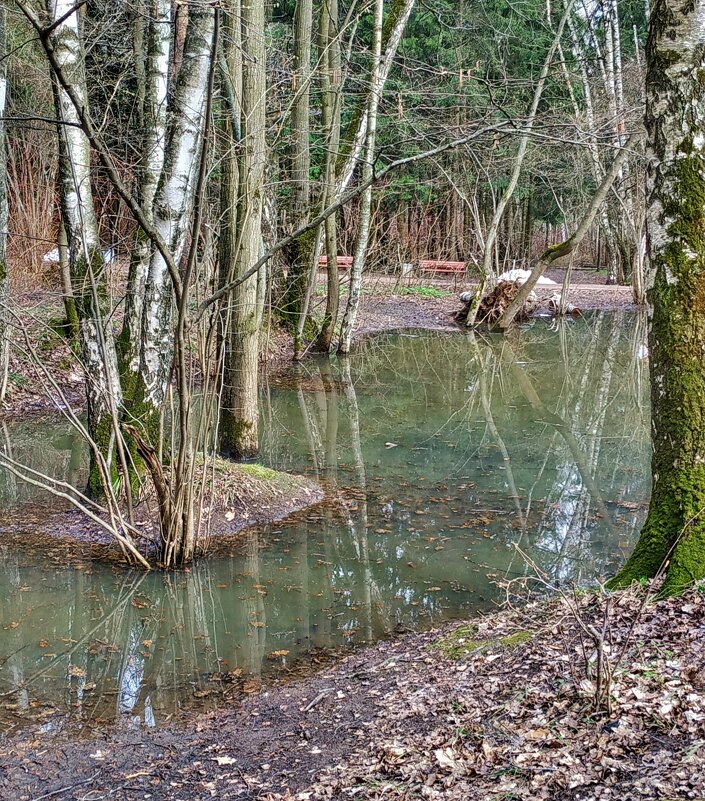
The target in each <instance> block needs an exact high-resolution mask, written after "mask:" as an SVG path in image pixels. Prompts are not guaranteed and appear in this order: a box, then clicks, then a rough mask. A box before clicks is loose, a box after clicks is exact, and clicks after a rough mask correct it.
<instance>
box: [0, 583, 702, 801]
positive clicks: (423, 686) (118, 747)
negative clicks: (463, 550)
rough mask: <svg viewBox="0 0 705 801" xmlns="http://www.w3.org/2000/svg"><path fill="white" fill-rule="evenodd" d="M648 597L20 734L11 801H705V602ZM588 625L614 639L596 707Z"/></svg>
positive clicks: (367, 654)
mask: <svg viewBox="0 0 705 801" xmlns="http://www.w3.org/2000/svg"><path fill="white" fill-rule="evenodd" d="M645 593H646V590H645V589H644V588H641V589H640V590H639V591H638V592H637V591H634V592H626V593H623V594H622V595H619V596H613V597H612V599H611V601H610V604H609V607H606V603H605V598H604V596H601V595H599V594H591V593H585V594H582V595H579V596H571V595H567V596H565V597H564V598H558V599H553V600H551V601H548V602H547V601H538V602H533V603H529V604H528V605H525V606H523V607H522V608H521V609H520V610H519V609H512V608H508V609H505V610H504V611H502V612H498V613H496V614H493V615H492V616H488V617H484V618H479V619H477V620H475V621H470V622H468V623H464V624H460V625H458V624H454V625H450V626H446V627H445V628H443V629H441V630H439V631H434V632H427V633H424V634H413V635H407V636H405V637H402V638H401V639H399V640H397V641H393V642H382V643H379V644H377V645H375V646H374V647H371V648H369V649H366V650H363V651H359V652H357V653H355V654H353V655H352V656H349V657H347V658H346V659H344V660H343V661H342V662H340V663H339V664H338V665H336V666H335V667H333V668H330V669H328V670H325V671H323V672H322V673H320V674H318V675H316V676H314V677H313V678H310V679H307V680H305V681H300V682H294V683H292V684H288V685H287V684H285V685H281V686H277V687H274V688H271V689H269V690H268V691H266V692H263V693H261V694H260V695H254V696H250V697H249V698H247V699H245V700H244V701H242V702H241V703H240V704H238V705H237V706H234V707H233V708H232V709H229V710H225V711H221V712H218V713H212V714H208V715H203V716H199V717H196V718H194V719H193V720H191V721H189V722H188V723H185V724H183V723H182V724H181V725H178V726H177V725H174V726H168V727H166V728H162V729H159V730H144V729H133V728H127V727H125V728H118V727H113V728H112V729H110V730H108V731H107V732H97V733H96V732H93V733H92V734H90V735H89V736H87V737H86V738H83V739H69V738H66V737H65V736H62V735H61V733H58V734H46V733H45V734H41V733H38V732H35V733H34V734H33V735H32V736H27V735H24V736H22V737H20V738H16V739H12V740H9V741H6V742H4V743H3V744H2V747H1V749H0V797H2V798H7V799H16V800H17V801H39V799H45V798H50V797H51V798H56V799H59V801H69V800H70V801H79V799H80V801H98V800H99V799H107V798H109V799H115V801H122V800H125V801H127V800H128V799H129V800H130V801H132V799H143V798H144V799H154V801H167V800H169V801H201V799H203V800H204V801H205V799H213V798H216V799H268V800H269V801H274V800H275V799H277V800H279V799H292V798H294V799H299V800H300V801H308V800H309V799H311V800H313V799H348V798H351V799H352V798H354V799H405V800H406V799H409V800H411V799H448V800H449V801H450V800H452V801H456V800H457V801H468V800H469V799H496V800H497V801H499V800H500V799H506V800H507V801H508V800H510V799H556V801H564V800H565V801H569V800H572V799H574V800H575V801H578V800H582V799H585V800H586V801H587V799H619V801H631V800H632V799H657V798H658V799H676V798H677V799H702V798H705V696H704V695H703V689H704V688H705V669H704V668H703V665H704V664H705V659H704V657H705V638H704V637H703V634H704V633H705V604H704V603H703V596H702V595H701V594H700V593H699V592H698V591H692V592H691V593H689V594H688V595H686V596H684V597H681V598H678V599H671V600H669V601H662V602H659V603H654V602H653V601H652V600H651V599H650V598H649V597H648V596H647V595H645ZM605 621H606V622H605ZM591 624H592V625H594V626H596V627H598V628H599V629H600V630H603V627H604V630H605V631H606V632H607V635H608V639H609V642H610V650H609V654H608V657H607V658H608V663H609V666H610V668H611V671H612V678H611V680H610V681H609V684H608V686H607V691H606V692H603V693H602V694H601V695H600V697H599V698H596V694H597V692H598V682H597V675H596V665H595V660H594V658H593V651H594V647H593V645H592V643H591V641H590V637H589V636H588V635H587V634H586V628H587V627H589V626H590V625H591ZM603 677H604V674H603ZM603 687H604V685H603ZM607 698H609V699H610V700H609V707H608V703H607Z"/></svg>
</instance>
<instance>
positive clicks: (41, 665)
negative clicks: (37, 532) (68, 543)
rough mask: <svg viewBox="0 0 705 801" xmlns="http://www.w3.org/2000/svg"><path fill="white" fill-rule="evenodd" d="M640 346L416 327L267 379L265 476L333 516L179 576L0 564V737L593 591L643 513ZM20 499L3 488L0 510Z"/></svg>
mask: <svg viewBox="0 0 705 801" xmlns="http://www.w3.org/2000/svg"><path fill="white" fill-rule="evenodd" d="M643 341H644V331H643V321H642V320H641V319H639V318H637V317H635V316H633V315H617V316H615V315H606V314H605V315H596V316H590V317H588V318H586V319H583V320H579V321H575V322H570V323H563V324H561V325H559V326H558V328H556V326H555V323H554V324H551V325H549V324H548V323H545V322H541V321H537V322H535V323H534V324H533V325H532V326H531V327H529V328H527V329H523V330H520V331H516V332H512V334H511V335H508V336H506V337H504V338H502V337H489V338H481V337H477V336H475V337H473V336H471V335H466V334H457V335H440V334H434V333H423V332H407V333H399V334H390V335H385V336H382V337H378V338H376V339H374V340H371V341H370V342H368V343H367V344H366V345H365V346H364V347H363V348H361V349H360V350H359V351H358V352H357V353H356V354H355V355H353V356H351V357H350V358H348V359H338V360H336V359H333V360H330V361H328V360H325V361H323V360H321V361H310V362H306V363H305V364H304V365H302V366H300V367H299V368H298V369H297V370H296V371H293V372H292V373H290V374H289V375H288V376H285V377H283V378H280V379H277V380H276V381H275V382H270V383H269V384H268V385H267V384H266V383H265V386H264V388H263V394H262V424H263V435H262V450H261V462H262V463H263V464H266V465H269V466H271V467H275V468H279V469H285V470H290V471H296V472H302V471H306V472H308V473H309V474H313V475H315V476H317V477H318V479H319V480H320V481H321V482H322V483H323V484H324V485H325V487H326V490H327V493H328V495H327V501H326V502H325V503H324V504H321V505H319V506H317V507H315V508H314V509H312V510H309V511H308V512H307V513H300V514H298V515H295V516H294V517H293V518H292V519H290V520H289V521H287V522H286V523H282V524H279V525H276V526H272V527H270V528H269V529H267V530H263V531H259V532H256V533H250V534H247V535H245V536H244V538H243V540H242V543H241V546H240V547H239V548H238V549H237V551H235V552H233V553H231V554H229V555H228V554H225V555H223V554H220V555H218V557H213V558H210V559H205V560H202V561H200V562H198V563H197V564H195V565H193V566H192V568H191V569H190V570H189V571H187V572H181V573H173V574H159V573H151V574H147V575H141V574H138V573H133V572H126V571H122V570H119V569H116V568H114V567H109V566H105V565H101V564H96V563H95V562H90V561H89V560H79V561H76V560H75V559H74V560H73V563H72V564H71V566H69V567H65V566H63V564H62V562H61V558H60V556H59V555H57V554H52V553H45V552H41V553H36V552H34V551H30V550H25V549H23V550H17V549H16V548H10V547H8V546H0V588H1V590H2V591H1V592H0V621H1V626H2V627H1V628H0V712H1V713H2V714H1V716H0V720H1V721H2V724H3V727H4V728H10V729H11V728H13V727H15V726H17V725H22V723H23V722H24V721H27V720H33V721H36V720H45V721H46V723H47V725H51V726H55V725H57V724H58V723H59V722H60V721H62V720H64V719H65V718H66V713H70V716H71V719H73V720H76V721H81V720H88V719H91V720H96V719H106V718H108V719H109V718H112V717H114V716H115V715H125V716H130V717H131V718H132V719H135V720H141V721H143V722H145V723H147V724H149V725H153V724H159V722H160V721H163V720H165V719H168V718H169V717H170V716H173V715H174V714H176V713H179V712H180V711H181V710H183V709H184V708H187V707H193V706H198V705H203V704H217V703H222V702H223V701H224V700H225V701H227V699H229V698H232V697H237V696H238V695H239V694H241V693H243V692H245V693H247V692H252V691H255V690H256V689H257V688H258V687H259V683H260V682H261V680H262V678H263V677H264V676H266V675H272V674H274V673H276V672H279V673H283V674H285V675H288V674H290V673H292V672H294V673H295V672H296V671H297V670H299V669H300V668H302V667H306V666H308V665H310V664H314V665H315V664H318V663H320V662H322V661H323V660H324V659H325V658H326V656H327V655H328V654H330V653H331V652H334V651H337V650H340V649H343V648H345V647H350V646H353V645H355V644H359V643H364V642H370V641H373V640H375V639H377V638H379V637H383V636H388V635H390V634H393V633H394V632H395V631H400V630H406V629H414V628H421V627H428V626H431V625H434V624H438V623H440V622H442V621H444V620H448V619H451V618H454V617H458V616H465V615H469V614H471V613H472V612H473V611H475V610H477V609H481V608H488V607H489V606H491V604H492V603H493V600H494V599H495V598H496V597H498V596H499V595H500V590H499V589H498V588H497V584H496V583H497V582H498V581H501V580H503V579H506V578H507V577H512V576H516V575H521V574H524V573H526V572H530V571H531V570H535V569H536V568H538V569H540V570H541V571H543V573H544V574H545V575H546V576H547V577H549V578H550V580H551V581H554V582H565V581H592V580H594V579H595V577H597V576H599V575H601V574H604V573H605V572H608V571H609V570H610V569H611V568H613V567H614V566H616V565H617V564H619V563H620V562H621V561H622V560H623V558H624V555H625V554H626V553H627V552H628V550H629V548H630V545H631V544H632V542H633V539H634V536H635V535H636V533H637V532H638V529H639V526H640V523H641V522H642V520H643V518H644V515H645V511H646V503H647V500H648V493H649V481H650V479H649V470H648V466H649V437H648V380H647V375H648V370H647V363H646V359H645V352H644V347H643ZM0 436H2V437H3V439H4V440H5V442H6V445H5V447H11V448H12V449H13V454H14V458H16V459H18V460H19V461H27V462H30V463H31V466H32V467H33V468H35V469H38V470H39V469H44V470H46V471H47V472H48V471H51V472H52V474H53V475H59V473H60V474H61V475H63V477H64V478H66V479H67V480H72V481H80V480H82V475H83V471H84V469H85V464H84V454H83V452H82V449H81V447H80V443H77V442H76V441H75V439H74V438H73V437H72V436H71V435H70V433H69V432H67V430H66V429H65V427H64V426H62V425H60V424H57V425H56V426H49V425H48V424H47V423H46V422H42V423H41V424H39V423H26V422H25V423H23V424H22V425H11V424H7V425H5V426H4V428H0ZM57 471H58V472H57ZM31 497H32V491H31V490H30V488H27V487H23V486H20V485H18V484H17V482H15V481H14V480H13V479H12V478H11V477H10V476H8V475H6V474H3V473H2V472H1V471H0V508H2V507H3V506H6V505H8V504H17V503H23V502H27V501H29V500H30V499H31ZM41 508H42V507H41V506H39V507H38V506H37V505H36V504H34V505H32V506H30V507H28V519H30V520H31V519H36V516H37V514H38V510H39V511H41ZM57 553H58V551H57ZM524 554H525V555H526V556H528V557H529V559H530V560H531V561H532V562H533V563H534V567H529V566H528V565H527V563H526V560H525V558H524V556H523V555H524Z"/></svg>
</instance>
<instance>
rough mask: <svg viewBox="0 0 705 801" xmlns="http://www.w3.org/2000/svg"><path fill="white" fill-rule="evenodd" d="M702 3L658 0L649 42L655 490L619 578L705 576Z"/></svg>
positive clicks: (670, 582)
mask: <svg viewBox="0 0 705 801" xmlns="http://www.w3.org/2000/svg"><path fill="white" fill-rule="evenodd" d="M704 48H705V2H703V0H696V2H694V3H692V4H686V5H683V4H682V3H678V2H676V0H658V2H656V3H655V4H654V5H653V8H652V10H651V24H650V32H649V41H648V45H647V76H646V103H647V106H646V129H647V156H648V168H647V231H648V249H649V258H650V263H649V265H648V273H647V304H648V316H649V335H648V338H649V353H650V361H649V369H650V375H651V416H652V427H651V432H652V443H653V455H652V461H651V471H652V476H653V488H652V493H651V502H650V504H649V513H648V516H647V519H646V523H645V524H644V527H643V529H642V531H641V536H640V538H639V541H638V543H637V545H636V547H635V549H634V552H633V553H632V555H631V557H630V559H629V561H628V562H627V563H626V565H625V566H624V567H623V568H622V570H621V571H620V572H619V573H618V575H617V576H616V577H615V579H614V580H613V581H612V585H613V586H625V585H628V584H629V583H630V582H631V581H632V580H635V579H640V578H642V577H652V576H655V575H656V574H657V573H659V571H661V570H665V571H666V579H665V584H664V586H663V588H662V592H664V593H676V592H680V591H681V590H683V589H684V588H685V587H686V586H687V585H688V584H690V583H691V582H693V581H695V580H697V579H699V578H702V577H703V576H705V370H704V369H703V353H705V314H703V309H705V278H704V276H703V264H704V263H705V233H704V232H705V134H704V133H703V131H705V85H704V84H703V81H702V80H701V79H700V76H701V73H702V66H703V56H702V54H703V49H704Z"/></svg>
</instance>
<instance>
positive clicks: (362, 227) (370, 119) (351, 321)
mask: <svg viewBox="0 0 705 801" xmlns="http://www.w3.org/2000/svg"><path fill="white" fill-rule="evenodd" d="M374 8H375V11H374V14H375V17H374V34H373V45H372V65H371V67H370V75H371V83H370V95H369V105H368V108H367V136H366V138H365V160H364V163H363V166H362V180H363V182H365V181H371V179H372V176H373V171H374V158H375V141H376V138H377V111H378V109H379V103H380V99H381V95H382V90H383V88H384V84H382V83H381V82H380V75H381V73H382V24H383V18H384V0H375V7H374ZM371 213H372V184H371V183H370V185H369V186H368V187H367V189H365V191H364V192H363V194H362V198H361V201H360V218H359V223H358V231H357V239H356V241H355V253H354V255H353V264H352V268H351V270H350V292H349V294H348V302H347V305H346V307H345V314H344V315H343V322H342V325H341V329H340V344H339V346H338V349H339V351H340V352H341V353H348V351H349V350H350V344H351V342H352V332H353V328H354V326H355V320H356V318H357V312H358V309H359V306H360V291H361V289H362V268H363V266H364V264H365V258H366V256H367V243H368V241H369V238H370V217H371Z"/></svg>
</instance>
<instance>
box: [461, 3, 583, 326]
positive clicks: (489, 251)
mask: <svg viewBox="0 0 705 801" xmlns="http://www.w3.org/2000/svg"><path fill="white" fill-rule="evenodd" d="M572 9H573V0H568V2H567V3H566V6H565V10H564V11H563V15H562V17H561V21H560V23H559V24H558V29H557V30H556V34H555V36H554V37H553V41H552V42H551V46H550V47H549V49H548V53H547V54H546V58H545V59H544V62H543V67H542V69H541V74H540V76H539V80H538V83H537V84H536V88H535V89H534V96H533V99H532V101H531V108H530V109H529V115H528V117H527V121H526V125H525V128H527V129H528V131H531V129H532V128H533V125H534V121H535V120H536V114H537V112H538V108H539V103H540V102H541V96H542V95H543V89H544V86H545V85H546V78H547V77H548V71H549V69H550V68H551V64H552V62H553V57H554V55H555V53H556V49H557V48H558V46H559V45H560V41H561V37H562V36H563V29H564V28H565V25H566V22H567V20H568V17H569V16H570V14H571V12H572ZM528 131H527V133H525V134H523V135H522V137H521V139H520V140H519V149H518V150H517V155H516V158H515V159H514V166H513V167H512V172H511V174H510V176H509V182H508V184H507V186H506V187H505V189H504V191H503V192H502V196H501V197H500V199H499V202H498V203H497V207H496V208H495V212H494V215H493V216H492V221H491V222H490V226H489V229H488V231H487V236H486V237H485V249H484V252H483V254H482V289H483V291H485V290H486V289H493V288H494V278H495V276H494V270H493V269H492V259H493V255H494V246H495V241H496V239H497V234H498V233H499V230H500V225H501V223H502V219H503V217H504V212H505V209H506V208H507V204H508V203H509V202H510V200H511V199H512V196H513V195H514V191H515V189H516V187H517V184H518V183H519V177H520V175H521V170H522V167H523V165H524V158H525V156H526V150H527V147H528V145H529V133H528ZM479 305H480V304H479V302H478V303H473V304H472V305H471V312H470V313H469V314H468V319H467V325H468V326H472V325H474V324H475V314H476V313H477V309H478V308H479Z"/></svg>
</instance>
